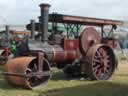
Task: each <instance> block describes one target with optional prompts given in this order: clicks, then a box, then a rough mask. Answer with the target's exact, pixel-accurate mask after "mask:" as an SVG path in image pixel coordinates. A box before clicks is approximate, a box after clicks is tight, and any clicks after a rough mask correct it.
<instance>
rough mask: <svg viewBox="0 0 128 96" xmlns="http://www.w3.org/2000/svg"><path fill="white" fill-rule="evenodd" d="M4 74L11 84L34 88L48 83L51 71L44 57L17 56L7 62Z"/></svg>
mask: <svg viewBox="0 0 128 96" xmlns="http://www.w3.org/2000/svg"><path fill="white" fill-rule="evenodd" d="M5 76H6V80H7V81H8V82H9V83H10V84H12V85H19V86H22V87H25V88H28V89H35V88H39V87H42V86H43V85H46V84H47V83H48V80H49V79H50V77H51V72H50V66H49V63H48V61H47V60H46V59H45V58H42V60H41V58H38V59H37V58H35V57H19V58H15V59H11V60H9V61H8V62H7V64H6V65H5Z"/></svg>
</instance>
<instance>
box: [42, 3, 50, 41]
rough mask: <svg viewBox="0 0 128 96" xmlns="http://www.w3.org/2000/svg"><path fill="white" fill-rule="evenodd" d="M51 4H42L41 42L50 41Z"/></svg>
mask: <svg viewBox="0 0 128 96" xmlns="http://www.w3.org/2000/svg"><path fill="white" fill-rule="evenodd" d="M49 7H50V5H49V4H40V8H41V16H40V23H41V24H40V28H41V41H42V42H45V41H47V40H48V35H47V34H48V20H49Z"/></svg>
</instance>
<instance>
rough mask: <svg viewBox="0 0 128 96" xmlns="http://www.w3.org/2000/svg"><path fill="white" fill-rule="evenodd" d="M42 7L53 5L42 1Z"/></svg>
mask: <svg viewBox="0 0 128 96" xmlns="http://www.w3.org/2000/svg"><path fill="white" fill-rule="evenodd" d="M39 6H40V7H50V6H51V5H50V4H48V3H42V4H40V5H39Z"/></svg>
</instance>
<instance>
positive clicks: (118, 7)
mask: <svg viewBox="0 0 128 96" xmlns="http://www.w3.org/2000/svg"><path fill="white" fill-rule="evenodd" d="M40 3H49V4H51V8H50V13H52V12H57V13H61V14H67V15H77V16H85V17H96V18H106V19H115V20H128V0H0V24H27V23H29V22H30V19H36V21H38V19H37V17H38V16H39V15H40V8H39V4H40Z"/></svg>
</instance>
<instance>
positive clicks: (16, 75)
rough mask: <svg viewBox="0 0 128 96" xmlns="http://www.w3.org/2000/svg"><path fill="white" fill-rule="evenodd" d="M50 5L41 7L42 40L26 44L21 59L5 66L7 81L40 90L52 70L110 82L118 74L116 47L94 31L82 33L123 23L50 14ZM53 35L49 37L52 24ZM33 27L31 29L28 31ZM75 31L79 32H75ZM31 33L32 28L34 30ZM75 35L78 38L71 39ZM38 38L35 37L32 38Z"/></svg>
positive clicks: (27, 41)
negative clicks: (59, 29) (62, 29)
mask: <svg viewBox="0 0 128 96" xmlns="http://www.w3.org/2000/svg"><path fill="white" fill-rule="evenodd" d="M49 7H50V5H48V4H41V5H40V8H41V16H40V17H39V19H40V20H39V23H36V26H37V27H38V28H36V26H35V29H36V31H38V33H39V37H38V38H41V39H39V40H35V38H32V39H28V40H26V41H23V42H22V44H21V48H22V49H23V50H20V52H19V56H18V57H15V58H13V59H10V60H8V62H7V63H6V64H5V72H4V74H5V77H6V80H7V81H8V82H9V83H10V84H12V85H18V86H22V87H25V88H28V89H35V88H39V87H40V86H42V85H45V84H47V83H48V80H49V79H50V78H51V71H50V66H56V67H58V68H61V69H63V71H64V73H65V74H67V75H70V76H80V75H82V76H88V77H90V78H91V79H92V80H107V79H109V78H110V77H111V76H112V74H113V73H114V70H115V67H116V57H115V54H114V52H113V49H112V47H110V46H109V45H107V44H104V43H101V41H102V40H103V39H104V38H102V36H100V35H99V33H98V32H97V31H96V29H95V28H94V27H86V28H85V29H84V30H83V32H81V33H79V30H80V28H81V26H85V25H90V26H97V27H103V26H104V25H112V26H116V25H120V24H121V22H120V21H114V20H106V19H96V18H88V17H79V16H69V15H61V14H55V13H53V14H49ZM49 22H50V23H52V28H53V29H52V32H51V34H50V35H49V34H48V23H49ZM58 24H64V26H65V29H66V31H67V34H66V35H63V34H62V33H59V32H58V30H57V25H58ZM30 26H31V24H29V25H27V28H28V27H30ZM74 28H75V29H76V30H75V31H74ZM30 29H31V28H30ZM70 35H73V36H74V38H70ZM32 37H35V36H32Z"/></svg>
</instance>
